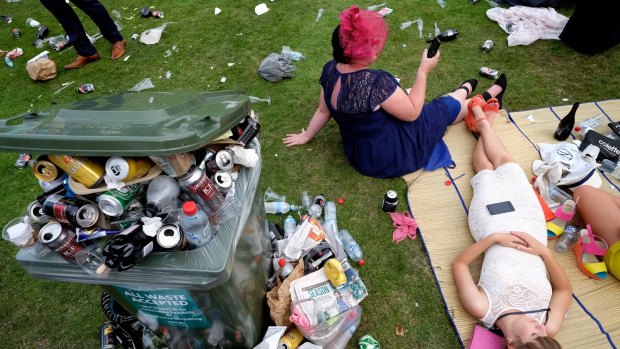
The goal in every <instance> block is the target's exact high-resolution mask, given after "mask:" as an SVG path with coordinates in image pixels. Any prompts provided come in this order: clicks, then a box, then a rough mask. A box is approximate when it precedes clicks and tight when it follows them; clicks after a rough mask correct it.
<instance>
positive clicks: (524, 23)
mask: <svg viewBox="0 0 620 349" xmlns="http://www.w3.org/2000/svg"><path fill="white" fill-rule="evenodd" d="M487 17H489V19H490V20H492V21H495V22H497V24H498V25H499V26H500V27H501V28H502V29H503V30H504V31H505V32H506V34H508V46H517V45H529V44H531V43H533V42H534V41H536V40H539V39H551V40H560V34H561V33H562V31H563V30H564V26H566V23H567V22H568V17H566V16H564V15H562V14H559V13H557V12H556V11H555V9H553V8H534V7H527V6H512V7H510V8H507V9H505V8H501V7H494V8H491V9H489V10H487Z"/></svg>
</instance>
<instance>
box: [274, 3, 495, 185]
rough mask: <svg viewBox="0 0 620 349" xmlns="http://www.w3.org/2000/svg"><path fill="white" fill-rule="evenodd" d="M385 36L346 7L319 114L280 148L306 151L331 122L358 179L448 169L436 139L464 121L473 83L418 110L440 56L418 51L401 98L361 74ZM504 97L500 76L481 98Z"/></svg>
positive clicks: (372, 16)
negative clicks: (412, 77) (415, 66)
mask: <svg viewBox="0 0 620 349" xmlns="http://www.w3.org/2000/svg"><path fill="white" fill-rule="evenodd" d="M387 35H388V26H387V24H386V23H385V21H384V20H383V18H382V17H381V16H380V15H379V14H377V13H376V12H372V11H368V10H363V9H360V8H358V7H356V6H351V7H350V8H348V9H346V10H344V11H343V12H342V13H341V14H340V25H338V26H337V27H336V29H335V30H334V32H333V35H332V46H333V48H334V60H332V61H330V62H328V63H327V64H326V65H325V66H324V67H323V73H322V75H321V79H320V83H321V86H322V90H321V96H320V99H319V107H318V108H317V110H316V112H315V113H314V115H313V117H312V119H311V120H310V123H309V125H308V127H307V128H306V129H302V130H301V132H300V133H295V134H288V135H287V136H286V137H285V138H284V139H283V142H284V144H286V145H287V146H295V145H300V144H306V143H308V142H309V141H310V140H311V139H312V138H314V136H316V135H317V134H318V133H319V132H320V131H321V129H322V128H323V127H324V126H325V125H326V124H327V122H328V121H329V120H330V119H331V118H332V117H333V118H334V120H335V121H336V122H337V123H338V126H339V128H340V136H341V138H342V143H343V147H344V153H345V156H346V157H347V160H348V161H349V162H350V163H351V165H353V167H355V168H356V169H357V170H358V171H359V172H360V173H362V174H364V175H367V176H372V177H377V178H389V177H397V176H402V175H404V174H407V173H410V172H414V171H416V170H418V169H420V168H425V169H427V170H433V169H436V168H439V167H443V166H447V165H449V164H451V163H452V159H451V157H450V153H449V152H448V148H447V146H446V144H445V143H444V142H443V140H442V137H443V135H444V133H445V132H446V129H447V128H448V126H450V125H451V124H454V123H457V122H459V121H461V120H463V119H464V118H465V116H466V115H467V114H468V111H467V103H468V99H467V97H468V96H469V95H470V94H471V92H472V91H473V90H474V89H475V88H476V85H477V83H478V81H477V80H475V79H471V80H467V81H465V82H464V83H463V84H462V85H461V86H460V87H459V88H457V89H456V90H454V91H453V92H451V93H448V94H446V95H444V96H441V97H439V98H436V99H434V100H432V101H431V102H429V103H428V104H424V99H425V95H426V79H427V76H428V75H429V74H430V73H431V71H432V70H433V69H434V68H435V66H436V65H437V62H438V60H439V56H440V53H439V52H437V54H436V55H435V56H434V57H432V58H428V57H427V50H424V52H423V54H422V60H421V62H420V66H419V68H418V72H417V75H416V79H415V83H414V84H413V86H412V88H411V92H410V93H409V94H408V95H407V93H406V92H405V91H404V90H403V89H402V88H401V87H400V85H399V84H398V81H397V80H396V78H394V76H392V75H391V74H390V73H388V72H386V71H383V70H374V69H369V66H370V65H372V64H373V63H375V62H376V61H377V59H378V58H379V56H380V55H381V52H382V51H383V48H384V46H385V42H386V40H387ZM505 89H506V77H505V76H504V75H502V77H500V79H498V80H497V81H496V82H495V84H494V85H493V86H491V87H490V88H489V89H488V90H487V92H485V93H484V94H483V97H484V98H485V99H490V98H492V97H496V98H498V99H501V97H502V94H503V92H504V90H505ZM500 103H501V102H500Z"/></svg>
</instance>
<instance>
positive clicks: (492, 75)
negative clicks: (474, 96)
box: [480, 67, 499, 80]
mask: <svg viewBox="0 0 620 349" xmlns="http://www.w3.org/2000/svg"><path fill="white" fill-rule="evenodd" d="M480 75H482V76H484V77H485V78H489V79H494V80H495V79H497V77H498V76H499V72H498V71H497V70H495V69H491V68H489V67H481V68H480Z"/></svg>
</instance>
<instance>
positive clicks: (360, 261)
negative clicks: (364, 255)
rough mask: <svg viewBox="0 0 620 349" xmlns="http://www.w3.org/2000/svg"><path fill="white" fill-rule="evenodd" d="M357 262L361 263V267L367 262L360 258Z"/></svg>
mask: <svg viewBox="0 0 620 349" xmlns="http://www.w3.org/2000/svg"><path fill="white" fill-rule="evenodd" d="M357 264H359V266H360V267H363V266H364V264H366V261H364V260H363V259H360V260H359V262H357Z"/></svg>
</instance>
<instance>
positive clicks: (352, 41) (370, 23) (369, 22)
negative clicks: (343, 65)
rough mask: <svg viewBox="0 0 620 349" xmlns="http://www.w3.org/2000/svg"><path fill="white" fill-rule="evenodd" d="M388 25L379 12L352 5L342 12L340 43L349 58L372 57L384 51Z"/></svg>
mask: <svg viewBox="0 0 620 349" xmlns="http://www.w3.org/2000/svg"><path fill="white" fill-rule="evenodd" d="M387 35H388V26H387V23H385V21H384V20H383V17H381V16H380V15H379V14H378V13H376V12H373V11H368V10H363V9H360V8H359V7H357V6H351V7H349V8H348V9H346V10H344V11H342V12H341V13H340V33H339V38H340V45H341V46H342V49H343V51H344V55H345V56H346V57H348V58H354V59H355V58H371V57H373V56H375V55H378V54H379V53H381V51H383V47H384V46H385V42H386V41H387Z"/></svg>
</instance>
